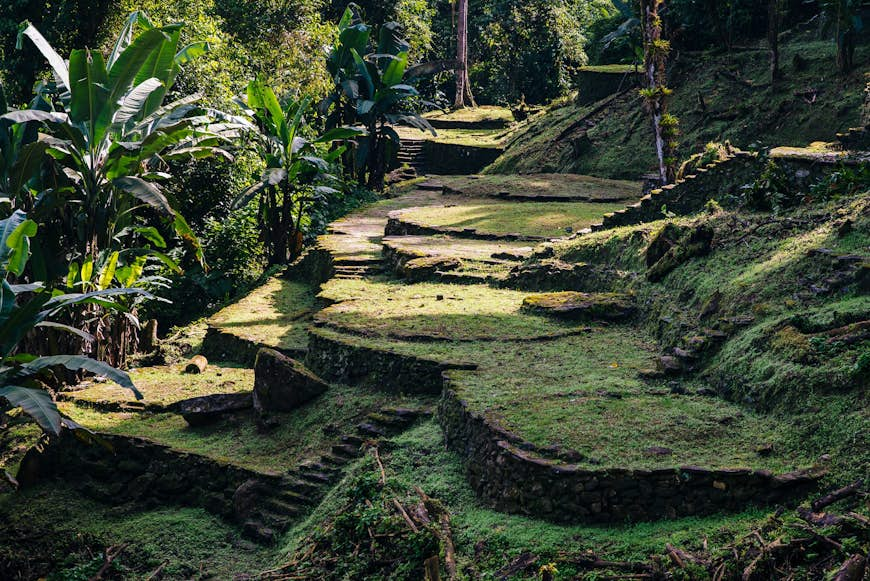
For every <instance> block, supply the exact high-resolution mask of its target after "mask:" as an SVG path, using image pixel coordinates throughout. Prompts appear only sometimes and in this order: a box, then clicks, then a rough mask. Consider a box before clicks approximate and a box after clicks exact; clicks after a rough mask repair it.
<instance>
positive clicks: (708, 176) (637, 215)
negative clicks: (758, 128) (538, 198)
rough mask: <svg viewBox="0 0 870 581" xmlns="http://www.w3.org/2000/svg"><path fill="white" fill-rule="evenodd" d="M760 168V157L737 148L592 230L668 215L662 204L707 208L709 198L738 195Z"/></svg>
mask: <svg viewBox="0 0 870 581" xmlns="http://www.w3.org/2000/svg"><path fill="white" fill-rule="evenodd" d="M759 170H760V166H759V159H758V157H757V156H756V155H755V154H753V153H749V152H745V151H736V152H734V154H733V155H731V156H730V157H729V158H727V159H724V160H721V161H716V162H713V163H712V164H711V165H709V166H707V167H706V168H700V169H698V170H697V173H695V174H692V175H688V176H686V177H684V178H683V179H681V180H679V181H677V182H676V183H673V184H668V185H666V186H664V187H662V188H659V189H655V190H652V191H651V192H650V193H649V194H647V195H646V196H644V197H643V198H641V199H640V201H639V202H637V203H636V204H632V205H629V206H626V207H625V208H624V209H622V210H618V211H616V212H613V213H610V214H605V216H604V220H603V221H602V222H601V223H600V224H593V225H592V231H593V232H598V231H601V230H609V229H611V228H618V227H620V226H632V225H635V224H642V223H644V222H652V221H655V220H660V219H662V218H664V217H665V216H664V214H663V212H662V208H666V209H667V211H668V212H673V213H675V214H691V213H694V212H698V211H700V210H701V209H703V207H704V204H706V203H707V201H708V200H713V199H722V198H723V197H725V196H728V195H736V194H737V193H738V190H739V189H740V187H741V186H742V185H743V184H746V183H750V182H751V181H752V180H753V179H754V176H755V175H756V174H757V172H758V171H759Z"/></svg>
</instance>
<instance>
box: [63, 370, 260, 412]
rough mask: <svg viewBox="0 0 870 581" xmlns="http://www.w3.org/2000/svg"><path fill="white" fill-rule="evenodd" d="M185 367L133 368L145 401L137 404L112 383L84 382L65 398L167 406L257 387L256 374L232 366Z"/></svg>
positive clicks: (89, 401) (135, 381)
mask: <svg viewBox="0 0 870 581" xmlns="http://www.w3.org/2000/svg"><path fill="white" fill-rule="evenodd" d="M183 371H184V365H183V364H181V365H172V366H160V367H143V368H141V369H131V370H130V377H131V378H132V379H133V383H135V384H136V387H137V388H138V389H139V391H141V392H142V395H143V396H144V399H142V400H139V401H137V400H136V399H135V398H134V397H133V396H132V394H131V393H130V392H129V391H127V390H126V389H122V388H120V387H118V386H117V385H115V384H114V383H111V382H84V383H82V384H80V385H79V386H78V387H77V388H76V389H74V390H73V391H70V392H65V393H64V396H65V397H66V398H67V399H71V400H73V401H77V402H84V403H94V404H102V403H130V404H137V405H142V404H145V405H148V404H155V405H159V406H167V405H170V404H172V403H175V402H177V401H181V400H183V399H188V398H191V397H199V396H203V395H210V394H214V393H237V392H242V391H250V390H252V389H253V388H254V371H253V370H252V369H245V368H243V367H241V366H239V365H236V364H233V363H210V364H209V366H208V367H207V368H206V370H205V371H204V372H203V373H201V374H196V375H192V374H186V373H183Z"/></svg>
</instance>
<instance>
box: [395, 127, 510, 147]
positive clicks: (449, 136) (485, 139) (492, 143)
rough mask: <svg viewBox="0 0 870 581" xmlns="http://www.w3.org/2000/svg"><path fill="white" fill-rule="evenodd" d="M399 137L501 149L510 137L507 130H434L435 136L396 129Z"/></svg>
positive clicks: (417, 131)
mask: <svg viewBox="0 0 870 581" xmlns="http://www.w3.org/2000/svg"><path fill="white" fill-rule="evenodd" d="M396 132H397V133H398V134H399V137H401V138H402V139H408V140H412V141H413V140H420V139H424V140H427V141H437V142H439V143H448V144H451V145H468V146H473V147H492V148H497V147H502V146H503V145H504V142H505V140H506V139H507V137H508V136H509V135H510V130H508V129H484V128H472V129H436V130H435V133H436V135H432V134H431V133H423V132H421V131H420V130H419V129H411V128H408V127H399V128H397V129H396Z"/></svg>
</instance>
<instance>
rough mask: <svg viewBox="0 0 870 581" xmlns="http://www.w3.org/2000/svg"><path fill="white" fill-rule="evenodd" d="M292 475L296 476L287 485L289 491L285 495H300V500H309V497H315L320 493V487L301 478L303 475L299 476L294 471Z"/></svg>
mask: <svg viewBox="0 0 870 581" xmlns="http://www.w3.org/2000/svg"><path fill="white" fill-rule="evenodd" d="M291 474H292V475H293V476H294V478H293V480H291V481H290V482H288V483H287V485H286V487H287V490H286V491H285V492H284V495H286V494H288V493H295V494H298V495H299V497H300V498H306V499H309V500H310V498H309V496H315V495H317V494H318V493H319V492H320V487H319V485H317V484H313V483H311V482H310V481H308V480H305V479H303V478H302V477H301V475H299V474H297V473H296V472H295V470H294V471H291Z"/></svg>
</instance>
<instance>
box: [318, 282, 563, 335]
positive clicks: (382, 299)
mask: <svg viewBox="0 0 870 581" xmlns="http://www.w3.org/2000/svg"><path fill="white" fill-rule="evenodd" d="M321 296H323V297H324V298H328V299H331V300H334V301H340V302H338V303H337V304H335V305H332V306H331V307H329V308H327V309H325V310H323V311H321V312H320V313H318V315H317V319H318V320H320V321H324V322H326V323H328V324H329V325H331V326H334V327H338V328H341V329H346V330H350V331H353V332H355V333H360V334H365V335H368V336H376V337H377V336H379V337H413V336H418V337H421V338H427V339H457V340H465V341H469V340H476V341H499V340H501V341H505V340H522V339H530V338H534V337H547V336H558V335H564V334H566V333H570V332H572V331H574V330H576V327H575V326H572V325H570V324H566V323H562V322H559V321H554V320H551V319H549V318H545V317H536V316H531V315H527V314H524V313H522V312H521V311H520V307H521V306H522V301H523V297H524V296H525V293H522V292H518V291H512V290H499V289H492V288H489V287H487V286H480V285H474V286H457V285H449V284H433V283H422V284H413V285H411V284H405V283H402V282H397V281H387V280H384V281H373V280H340V279H334V280H331V281H329V282H328V283H326V284H325V285H324V286H323V292H322V293H321ZM427 345H428V343H427ZM423 350H424V351H425V350H426V348H424V349H423Z"/></svg>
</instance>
